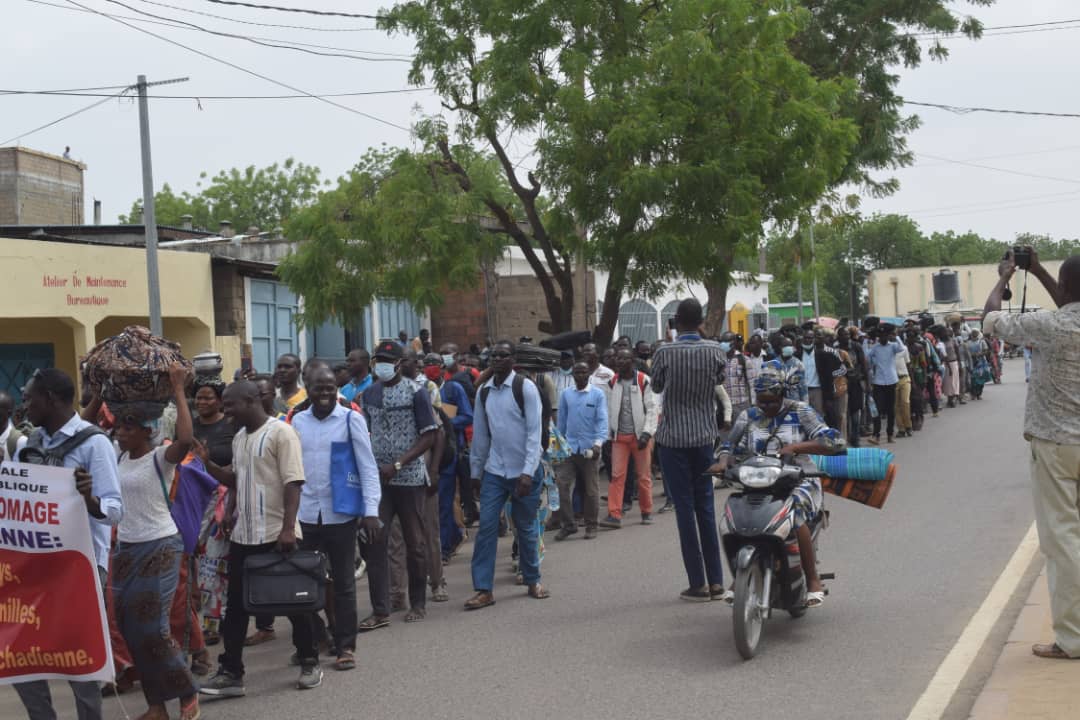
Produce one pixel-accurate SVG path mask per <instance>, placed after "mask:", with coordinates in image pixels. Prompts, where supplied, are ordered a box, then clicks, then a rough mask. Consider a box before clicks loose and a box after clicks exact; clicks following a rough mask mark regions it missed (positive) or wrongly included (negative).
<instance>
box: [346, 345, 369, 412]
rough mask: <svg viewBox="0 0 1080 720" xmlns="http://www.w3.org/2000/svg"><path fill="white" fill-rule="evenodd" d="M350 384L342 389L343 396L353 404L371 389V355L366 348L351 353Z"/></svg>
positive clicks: (349, 360) (349, 359)
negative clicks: (358, 397) (359, 396)
mask: <svg viewBox="0 0 1080 720" xmlns="http://www.w3.org/2000/svg"><path fill="white" fill-rule="evenodd" d="M347 360H348V363H349V382H347V383H345V384H344V385H343V386H342V387H341V396H342V397H343V398H345V399H346V400H348V401H349V402H352V401H353V400H354V399H355V398H356V397H357V396H358V395H363V393H364V391H365V390H367V389H368V388H369V387H371V383H372V382H374V378H372V377H371V355H369V354H368V351H367V350H365V349H364V348H357V349H356V350H353V351H352V352H351V353H349V357H348V358H347Z"/></svg>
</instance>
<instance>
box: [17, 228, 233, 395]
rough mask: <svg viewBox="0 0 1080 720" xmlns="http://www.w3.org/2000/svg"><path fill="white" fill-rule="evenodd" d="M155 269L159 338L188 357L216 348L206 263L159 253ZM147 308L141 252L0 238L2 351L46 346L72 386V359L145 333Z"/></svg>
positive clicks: (202, 257) (176, 253)
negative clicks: (127, 331) (131, 333)
mask: <svg viewBox="0 0 1080 720" xmlns="http://www.w3.org/2000/svg"><path fill="white" fill-rule="evenodd" d="M158 266H159V276H160V287H161V310H162V318H163V322H162V324H163V328H164V334H165V336H166V337H167V338H169V339H170V340H174V341H176V342H179V343H180V345H181V350H182V352H183V353H184V355H185V356H187V357H191V356H193V355H197V354H198V353H200V352H202V351H204V350H210V349H213V348H215V347H216V346H217V344H218V342H217V339H216V337H215V332H214V298H213V288H212V283H211V273H210V256H209V255H204V254H202V253H188V252H179V251H168V250H163V251H160V252H159V253H158ZM148 307H149V300H148V290H147V280H146V254H145V251H144V250H143V249H142V248H126V247H114V246H104V245H83V244H79V243H60V242H45V241H39V240H13V239H5V238H0V344H21V343H31V342H33V343H52V344H53V345H54V350H55V357H56V366H57V367H59V368H61V369H63V370H64V371H65V372H68V373H69V374H71V375H72V377H75V378H77V377H78V373H77V363H78V358H80V357H81V356H83V355H85V354H86V352H87V351H88V350H89V349H90V348H92V347H93V346H94V345H95V344H96V343H97V342H98V341H100V340H103V339H105V338H106V337H109V336H111V335H115V334H116V333H118V332H120V331H121V330H122V329H123V328H124V327H125V326H127V325H131V324H139V325H148V324H149V320H148V319H147V317H148V314H149V311H148ZM238 364H239V361H237V365H238Z"/></svg>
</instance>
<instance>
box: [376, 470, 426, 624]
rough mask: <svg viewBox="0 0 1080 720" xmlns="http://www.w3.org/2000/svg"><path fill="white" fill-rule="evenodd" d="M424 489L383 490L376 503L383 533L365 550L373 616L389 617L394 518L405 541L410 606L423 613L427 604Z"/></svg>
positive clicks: (390, 487) (385, 488) (388, 486)
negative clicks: (391, 543)
mask: <svg viewBox="0 0 1080 720" xmlns="http://www.w3.org/2000/svg"><path fill="white" fill-rule="evenodd" d="M426 492H427V488H426V487H424V486H422V485H421V486H417V487H403V486H401V485H387V486H384V487H383V491H382V493H383V494H382V502H380V503H379V519H380V520H382V523H383V531H382V532H381V533H379V539H378V540H377V541H376V542H374V543H369V544H367V545H365V546H364V557H365V559H366V561H367V573H368V593H369V595H370V597H371V611H372V612H373V613H374V614H375V615H379V616H382V617H387V616H389V615H390V548H389V545H390V531H391V528H390V525H391V524H392V523H393V520H394V518H395V517H396V518H398V519H399V520H400V521H401V532H402V534H403V536H404V539H405V556H406V564H407V566H408V571H409V604H410V606H411V607H413V608H416V609H423V608H424V607H426V603H427V543H426V542H425V541H424V500H425V493H426Z"/></svg>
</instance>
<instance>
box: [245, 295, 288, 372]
mask: <svg viewBox="0 0 1080 720" xmlns="http://www.w3.org/2000/svg"><path fill="white" fill-rule="evenodd" d="M298 310H299V302H298V301H297V298H296V295H295V294H294V293H293V292H292V291H291V290H289V288H288V287H287V286H285V285H283V284H282V283H279V282H274V281H272V280H252V281H251V313H250V315H249V316H248V317H249V322H250V323H251V354H252V364H253V365H254V366H255V369H256V370H257V371H258V372H263V373H267V372H273V371H274V363H275V362H276V361H277V359H278V357H280V356H281V355H283V354H285V353H294V354H296V355H299V354H300V334H299V331H298V330H297V327H296V314H297V312H298Z"/></svg>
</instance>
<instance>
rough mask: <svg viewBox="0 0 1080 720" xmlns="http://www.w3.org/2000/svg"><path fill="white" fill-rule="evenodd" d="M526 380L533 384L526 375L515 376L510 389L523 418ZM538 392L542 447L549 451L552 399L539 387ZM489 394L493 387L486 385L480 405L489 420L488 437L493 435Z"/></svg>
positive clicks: (481, 393)
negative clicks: (489, 413)
mask: <svg viewBox="0 0 1080 720" xmlns="http://www.w3.org/2000/svg"><path fill="white" fill-rule="evenodd" d="M526 380H528V381H529V382H533V381H532V380H529V379H528V378H527V377H525V376H524V375H522V374H520V373H516V374H515V375H514V381H513V384H512V385H511V386H510V389H511V390H512V391H513V393H514V402H515V403H517V406H518V411H520V412H521V417H525V381H526ZM533 385H536V383H533ZM536 391H537V392H538V393H539V394H540V447H541V448H543V449H544V450H547V449H548V443H550V442H551V431H550V427H551V414H552V409H551V398H550V397H549V396H548V394H547V393H546V392H544V391H542V390H541V389H540V387H539V386H537V387H536ZM489 394H491V386H490V385H484V387H483V388H481V389H480V404H481V405H483V406H484V418H485V419H487V422H488V435H491V420H490V419H489V417H490V416H489V415H488V414H487V399H488V395H489Z"/></svg>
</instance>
